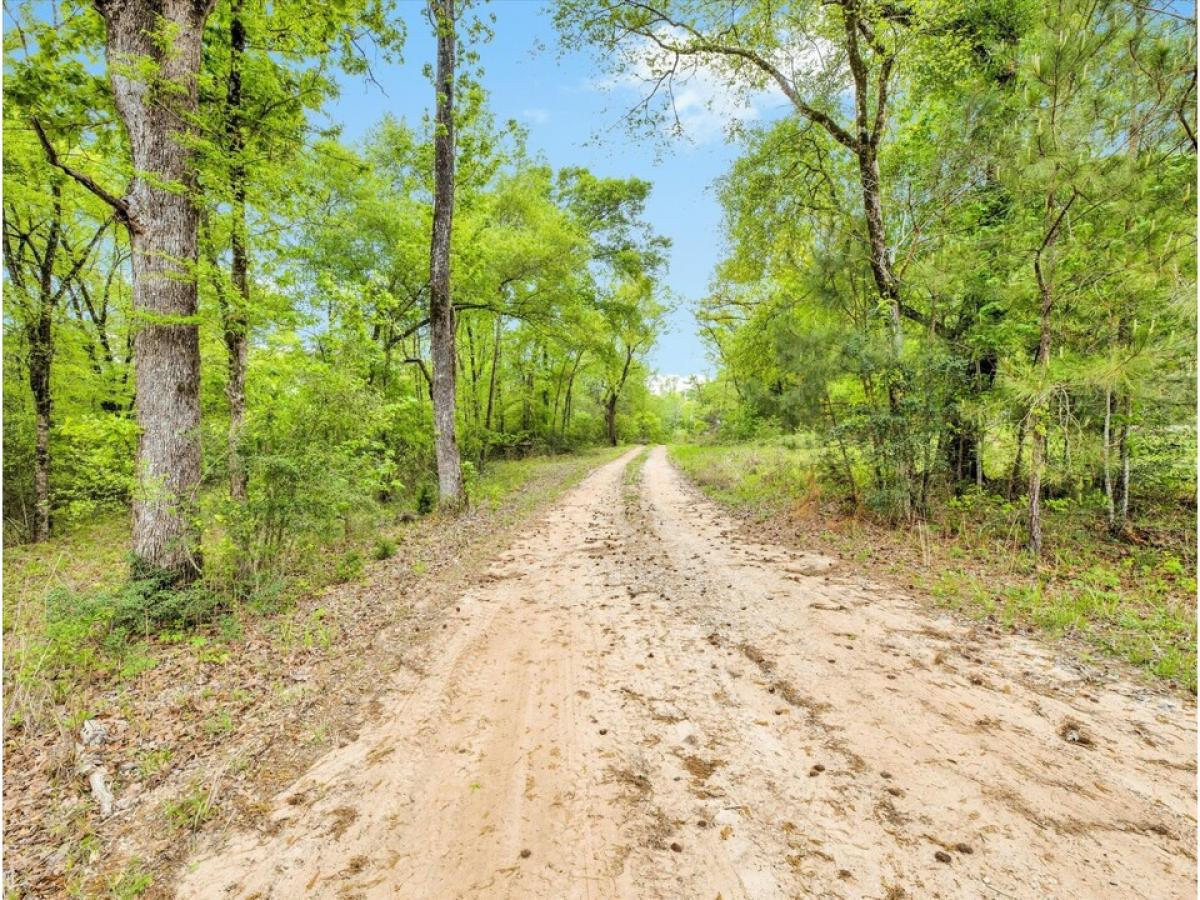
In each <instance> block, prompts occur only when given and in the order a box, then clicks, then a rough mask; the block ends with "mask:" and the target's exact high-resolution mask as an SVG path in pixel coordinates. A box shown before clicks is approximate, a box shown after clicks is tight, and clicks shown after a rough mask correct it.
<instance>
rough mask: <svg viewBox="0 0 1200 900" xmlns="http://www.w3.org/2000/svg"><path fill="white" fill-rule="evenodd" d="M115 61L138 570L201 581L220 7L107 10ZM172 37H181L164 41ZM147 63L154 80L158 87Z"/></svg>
mask: <svg viewBox="0 0 1200 900" xmlns="http://www.w3.org/2000/svg"><path fill="white" fill-rule="evenodd" d="M97 8H98V9H99V10H100V13H101V14H102V15H103V16H104V20H105V24H106V26H107V35H106V57H107V62H108V73H109V81H110V83H111V84H112V89H113V99H114V101H115V103H116V107H117V112H118V114H119V115H120V117H121V120H122V122H123V123H124V125H125V130H126V132H127V133H128V136H129V144H130V149H131V152H132V156H133V168H134V171H135V172H136V173H138V174H136V175H135V177H134V179H133V181H132V183H131V184H130V186H129V192H128V194H127V195H126V197H125V201H124V202H125V206H126V209H127V221H128V223H129V226H130V229H129V230H130V243H131V247H132V251H133V258H132V267H133V301H134V309H135V314H136V316H137V319H138V328H137V334H136V337H135V339H134V355H135V361H136V369H137V376H136V390H137V395H136V396H137V404H136V409H137V419H138V424H139V425H140V426H141V436H140V438H139V440H138V452H137V477H138V487H137V490H136V493H135V496H134V500H133V539H132V545H133V546H132V551H133V560H134V569H135V572H141V573H153V574H155V575H159V576H162V577H164V578H166V579H167V580H169V581H171V582H174V583H182V582H187V581H190V580H192V579H194V578H195V577H196V576H197V575H198V574H199V573H200V565H201V563H200V533H199V527H198V523H197V521H196V516H195V510H196V494H197V491H198V489H199V486H200V340H199V329H198V325H197V323H196V320H195V316H196V277H195V275H196V272H195V266H196V254H197V229H198V224H199V216H198V212H197V208H196V205H195V203H194V197H195V193H196V178H195V167H194V164H193V154H192V152H191V151H190V150H189V149H188V146H187V135H188V133H189V132H190V131H191V130H192V128H193V127H194V126H193V124H192V117H193V115H194V113H195V111H196V105H197V87H196V80H197V74H198V72H199V69H200V52H201V41H202V36H203V32H204V23H205V21H206V20H207V18H208V15H209V13H210V12H211V10H212V0H157V2H155V0H97ZM164 32H168V33H170V34H171V35H172V38H173V39H172V40H171V41H169V42H166V41H163V40H162V36H163V34H164ZM145 61H149V62H150V63H152V64H153V66H154V68H155V71H154V72H153V74H152V75H150V76H149V77H148V78H142V77H137V76H136V75H135V74H134V73H135V72H139V71H144V64H145Z"/></svg>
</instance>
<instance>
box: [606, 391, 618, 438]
mask: <svg viewBox="0 0 1200 900" xmlns="http://www.w3.org/2000/svg"><path fill="white" fill-rule="evenodd" d="M604 432H605V435H606V436H607V437H608V443H609V445H610V446H612V447H615V446H617V394H616V392H615V391H610V392H609V394H608V396H607V397H605V398H604Z"/></svg>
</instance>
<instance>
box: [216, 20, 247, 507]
mask: <svg viewBox="0 0 1200 900" xmlns="http://www.w3.org/2000/svg"><path fill="white" fill-rule="evenodd" d="M230 12H231V19H230V24H229V89H228V92H227V93H226V107H227V110H226V111H227V115H228V118H227V119H226V129H227V137H228V140H229V151H230V154H231V156H232V157H233V163H232V165H231V167H230V170H229V182H230V188H231V189H232V191H231V193H232V195H233V221H232V224H231V227H230V232H229V245H230V251H231V256H232V260H231V262H230V269H229V280H230V282H231V283H232V285H233V302H232V303H231V304H230V305H229V306H228V307H227V308H226V309H224V310H223V311H222V312H223V314H224V315H223V318H224V323H223V325H224V332H225V335H224V336H225V353H226V356H227V358H228V367H229V372H228V380H227V381H226V384H225V395H226V397H227V398H228V400H229V436H228V443H229V496H230V497H232V498H233V499H234V500H237V501H244V500H245V499H246V465H245V462H244V460H243V459H242V453H241V446H240V445H241V437H242V425H243V423H244V422H245V419H246V342H247V337H248V334H249V330H250V329H249V323H248V314H249V304H250V279H249V268H250V261H249V253H248V250H247V229H246V162H245V159H244V156H243V152H244V150H245V144H246V141H245V135H244V134H243V132H242V115H243V113H242V56H243V54H244V53H245V51H246V29H245V26H244V25H243V23H242V0H231V6H230Z"/></svg>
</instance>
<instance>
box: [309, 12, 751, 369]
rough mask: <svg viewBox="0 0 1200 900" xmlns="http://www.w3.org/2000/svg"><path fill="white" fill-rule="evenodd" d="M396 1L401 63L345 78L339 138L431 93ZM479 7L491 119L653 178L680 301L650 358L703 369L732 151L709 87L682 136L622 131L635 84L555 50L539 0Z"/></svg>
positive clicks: (413, 21)
mask: <svg viewBox="0 0 1200 900" xmlns="http://www.w3.org/2000/svg"><path fill="white" fill-rule="evenodd" d="M400 10H401V14H402V15H403V16H404V18H405V20H406V21H407V22H408V40H407V42H406V45H405V49H404V63H403V64H402V65H382V64H377V65H375V66H374V76H375V79H376V80H377V81H378V82H379V83H380V85H382V87H383V91H386V94H385V93H384V92H381V90H380V89H379V87H376V86H375V85H372V84H370V83H369V82H368V81H366V80H365V79H364V80H360V79H348V80H345V81H344V82H343V87H342V95H341V97H340V99H339V100H337V101H336V102H335V103H334V104H333V105H332V107H331V108H330V111H329V114H330V117H331V118H332V119H333V120H334V121H336V122H339V123H341V124H342V125H343V126H344V130H343V135H344V137H345V138H347V139H350V140H357V139H358V138H360V137H362V136H363V135H364V134H365V133H366V131H367V130H368V129H369V128H370V127H371V126H372V125H373V124H374V123H375V122H377V121H378V120H379V119H380V118H381V117H382V116H383V115H384V113H387V112H391V113H393V114H394V115H396V116H399V117H402V118H406V119H408V120H409V121H413V122H415V121H418V120H419V119H420V116H421V115H422V114H423V113H424V112H425V111H426V110H427V109H428V108H429V106H430V104H431V103H432V99H433V89H432V87H431V86H430V84H429V81H428V80H427V79H426V78H425V77H424V75H423V74H422V67H423V66H424V65H425V64H426V63H428V62H430V61H432V59H433V51H434V46H433V37H432V35H431V33H430V30H429V25H428V23H427V22H426V20H425V18H424V15H423V3H421V2H412V0H402V2H401V4H400ZM477 10H478V11H480V12H482V13H483V14H484V15H487V14H489V13H491V14H494V15H495V19H496V21H495V24H494V26H493V28H494V32H495V36H494V37H493V38H492V40H491V41H490V42H489V43H487V44H484V45H483V46H480V47H477V48H476V49H477V50H478V52H479V54H480V57H481V62H482V65H483V70H484V87H485V88H486V89H487V90H488V92H489V94H490V99H491V108H492V111H493V112H494V114H495V115H496V117H497V119H498V120H500V121H504V120H506V119H510V118H511V119H516V120H518V121H519V122H521V123H522V124H523V125H525V126H526V127H527V128H528V129H529V146H530V150H531V151H532V152H535V153H540V154H542V155H543V156H544V157H545V159H546V160H547V162H549V164H550V165H552V166H554V167H555V168H559V167H563V166H568V165H582V166H587V167H588V168H589V169H591V170H592V171H593V172H595V173H597V174H599V175H607V176H630V175H636V176H638V177H640V178H644V179H647V180H649V181H651V182H652V183H653V185H654V190H653V192H652V194H651V197H650V200H649V203H648V205H647V218H648V219H649V221H650V222H651V223H652V225H653V226H654V228H655V229H656V230H657V231H658V233H660V234H664V235H666V236H667V237H669V238H670V239H671V241H672V242H673V247H672V251H671V257H670V271H669V275H668V283H669V285H670V287H671V289H672V291H673V292H674V293H675V294H676V295H677V297H678V298H679V300H680V303H679V308H678V309H677V310H676V312H675V313H674V314H673V315H672V317H671V321H670V328H669V330H668V332H667V333H666V334H664V335H663V336H662V337H661V338H660V339H659V342H658V345H657V346H656V348H655V350H654V353H653V355H652V358H651V364H652V365H653V366H654V367H655V368H656V369H657V370H658V371H659V372H661V373H664V374H680V375H689V374H693V373H696V372H701V371H709V370H711V368H712V366H711V364H710V362H709V361H708V359H707V357H706V353H705V350H704V347H703V345H702V344H701V342H700V339H699V337H698V336H697V334H696V324H695V320H694V318H693V316H692V312H691V303H692V302H693V301H695V300H696V299H697V298H698V297H700V296H702V295H703V293H704V291H705V289H706V288H707V285H708V281H709V277H710V275H711V273H712V269H713V266H714V264H715V263H716V262H717V261H718V259H719V258H720V256H721V254H722V239H721V213H720V208H719V206H718V205H717V201H716V196H715V194H714V192H713V189H712V183H713V180H714V179H716V178H717V177H718V176H719V175H721V174H722V173H723V172H724V171H725V170H726V168H727V167H728V164H729V163H730V162H731V161H732V160H733V159H734V157H735V156H736V152H737V150H736V147H735V146H731V145H730V144H728V143H727V142H726V140H725V138H724V136H723V133H722V130H721V115H720V114H719V113H714V112H713V111H711V110H709V109H708V108H707V107H706V106H705V104H704V101H705V100H706V99H708V97H709V96H710V93H711V92H709V93H706V91H708V90H709V89H708V88H707V87H706V86H704V85H698V89H697V91H695V96H694V97H693V98H692V100H693V103H692V105H691V106H690V108H689V109H688V110H687V111H686V112H685V114H684V117H683V119H684V125H685V128H687V129H688V132H689V135H690V136H691V138H692V139H691V140H690V141H689V140H683V139H664V138H663V137H662V136H659V137H657V138H656V137H655V136H654V135H651V134H645V135H637V136H635V135H631V134H630V133H629V132H628V130H627V129H625V128H624V127H623V126H622V125H621V124H620V122H619V120H620V118H621V115H622V114H623V113H624V112H625V111H626V110H627V109H628V108H629V107H630V106H631V105H632V104H633V103H634V102H635V101H636V100H637V98H638V94H637V93H635V92H634V91H633V90H632V89H631V88H623V87H613V88H611V89H608V90H605V89H603V88H601V87H599V86H598V85H599V84H600V83H601V82H602V75H601V73H600V72H598V71H597V70H596V68H595V66H594V64H593V60H592V59H591V57H590V56H588V55H586V54H562V53H560V50H559V47H558V42H557V37H556V34H555V31H554V27H553V23H552V22H551V19H550V14H549V11H548V9H547V8H546V6H545V5H544V4H543V3H542V2H541V0H492V2H491V3H488V4H486V5H484V4H479V5H478V6H477ZM752 114H753V113H752Z"/></svg>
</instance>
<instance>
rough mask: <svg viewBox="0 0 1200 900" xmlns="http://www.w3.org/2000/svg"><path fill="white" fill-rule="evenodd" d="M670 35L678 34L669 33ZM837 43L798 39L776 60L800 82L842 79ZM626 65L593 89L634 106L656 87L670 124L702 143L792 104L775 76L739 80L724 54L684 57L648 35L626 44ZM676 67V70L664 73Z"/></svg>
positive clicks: (661, 109)
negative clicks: (756, 82) (755, 81)
mask: <svg viewBox="0 0 1200 900" xmlns="http://www.w3.org/2000/svg"><path fill="white" fill-rule="evenodd" d="M664 37H667V38H670V37H673V35H670V34H669V33H664ZM836 55H837V54H836V52H835V51H834V48H833V47H832V45H830V44H828V43H827V42H825V41H823V40H821V39H814V40H806V41H803V42H798V44H797V46H795V47H793V48H789V49H788V50H786V51H785V50H781V51H779V52H777V53H776V54H774V55H773V57H772V63H773V64H774V65H775V66H776V68H778V69H779V70H780V71H781V72H783V73H784V74H785V76H787V77H788V78H790V79H791V80H793V82H797V83H811V84H814V85H815V84H818V83H821V84H828V83H829V82H830V80H831V79H832V80H834V81H837V80H840V78H841V73H840V72H839V71H838V69H839V68H840V66H839V64H838V63H837V62H836ZM624 57H625V60H624V61H625V67H624V68H623V69H622V70H621V71H620V72H619V73H618V74H616V75H614V76H611V77H609V78H607V79H600V80H597V81H595V82H592V84H591V86H592V88H593V89H599V90H609V91H613V90H615V91H619V92H621V93H623V94H625V95H627V97H628V99H629V103H630V106H631V107H633V106H634V105H636V104H639V103H641V102H643V101H644V100H645V98H646V97H647V96H648V94H649V93H650V92H651V91H655V97H654V100H653V101H651V102H652V104H657V106H656V107H654V109H655V112H656V113H661V114H662V116H663V118H662V123H663V126H664V127H665V129H666V130H667V131H668V132H669V133H671V134H675V133H676V132H677V131H679V132H682V133H683V135H684V136H685V137H687V138H689V139H690V140H692V141H693V142H695V143H697V144H705V143H710V142H712V141H717V140H720V139H721V138H722V137H724V135H725V134H726V133H727V132H729V131H730V130H731V129H736V128H737V127H738V126H739V125H742V124H746V123H749V122H755V121H758V120H760V119H762V118H763V117H764V115H765V114H766V113H767V111H768V110H769V109H771V108H772V107H777V106H780V105H782V104H786V103H787V102H788V101H787V100H786V98H785V97H784V94H783V91H782V90H781V89H780V87H779V86H778V85H777V84H775V83H774V82H773V81H768V82H767V84H766V86H765V87H756V86H750V85H738V84H735V83H734V82H733V76H732V74H731V72H730V70H729V69H728V68H727V66H726V65H725V64H724V63H725V61H724V60H723V59H721V58H699V57H697V58H686V57H685V58H681V59H680V60H679V62H678V65H677V66H676V60H675V57H674V55H673V54H671V53H669V52H668V51H665V50H663V49H662V48H660V47H659V46H658V45H656V44H655V43H653V42H652V41H650V40H649V39H648V38H641V39H638V40H637V41H631V42H630V43H629V44H628V45H627V46H626V47H625V50H624ZM672 69H674V74H673V75H671V76H669V77H666V78H664V77H663V76H664V74H665V73H667V72H670V71H671V70H672Z"/></svg>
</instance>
